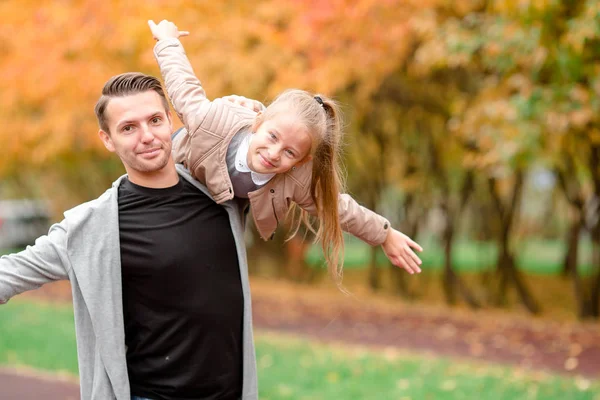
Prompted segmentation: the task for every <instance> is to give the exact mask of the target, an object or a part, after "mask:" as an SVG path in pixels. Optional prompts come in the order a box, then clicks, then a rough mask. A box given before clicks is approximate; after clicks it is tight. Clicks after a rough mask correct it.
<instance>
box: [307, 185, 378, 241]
mask: <svg viewBox="0 0 600 400" xmlns="http://www.w3.org/2000/svg"><path fill="white" fill-rule="evenodd" d="M297 203H298V205H299V206H300V207H302V208H303V209H304V210H306V211H307V212H309V213H310V214H311V215H316V212H317V208H316V207H315V203H314V201H313V199H312V196H311V195H310V192H309V191H304V194H303V195H302V196H301V197H299V201H298V202H297ZM338 212H339V216H340V224H341V226H342V230H344V231H345V232H348V233H350V234H351V235H353V236H355V237H357V238H359V239H360V240H362V241H363V242H365V243H367V244H369V245H371V246H378V245H380V244H382V243H383V242H384V241H385V239H386V237H387V234H388V232H389V228H390V223H389V221H388V220H387V219H385V218H384V217H382V216H381V215H379V214H377V213H375V212H373V211H371V210H369V209H368V208H366V207H363V206H361V205H360V204H358V203H357V202H356V200H354V199H353V198H352V196H350V195H349V194H345V193H343V194H340V195H339V196H338Z"/></svg>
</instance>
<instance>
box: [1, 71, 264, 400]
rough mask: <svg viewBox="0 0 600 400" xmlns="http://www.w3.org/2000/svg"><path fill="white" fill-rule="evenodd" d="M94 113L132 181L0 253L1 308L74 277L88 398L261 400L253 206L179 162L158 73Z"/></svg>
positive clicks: (126, 78) (122, 79)
mask: <svg viewBox="0 0 600 400" xmlns="http://www.w3.org/2000/svg"><path fill="white" fill-rule="evenodd" d="M96 115H97V117H98V121H99V125H100V131H99V135H100V138H101V139H102V141H103V143H104V145H105V146H106V148H107V149H108V150H109V151H111V152H115V153H116V154H117V155H118V156H119V158H120V159H121V161H122V162H123V165H124V167H125V170H126V172H127V175H125V176H122V177H121V178H119V179H118V180H117V181H116V182H115V183H114V184H113V186H112V187H111V188H110V189H108V190H107V191H106V192H105V193H104V194H103V195H102V196H100V197H99V198H97V199H96V200H93V201H90V202H88V203H85V204H82V205H80V206H77V207H75V208H73V209H71V210H69V211H67V212H65V213H64V216H65V218H64V219H63V220H62V221H61V222H60V223H58V224H55V225H53V226H52V227H51V228H50V231H49V233H48V235H47V236H42V237H40V238H38V239H37V240H36V243H35V245H34V246H31V247H28V248H27V249H26V250H24V251H22V252H20V253H17V254H11V255H8V256H4V257H2V258H0V303H5V302H6V301H8V299H10V298H11V297H12V296H14V295H16V294H18V293H21V292H23V291H26V290H31V289H35V288H37V287H39V286H41V285H43V284H44V283H47V282H50V281H54V280H59V279H69V280H70V281H71V286H72V291H73V305H74V310H75V327H76V334H77V350H78V360H79V371H80V385H81V397H82V399H102V400H105V399H112V398H116V399H126V400H129V399H132V398H149V399H156V400H158V399H243V400H249V399H256V398H257V397H258V394H257V380H256V361H255V354H254V345H253V338H252V319H251V307H250V291H249V285H248V274H247V265H246V253H245V247H244V238H243V225H244V220H243V212H242V211H241V210H242V208H243V207H240V205H239V204H237V203H235V202H234V201H230V202H228V203H226V204H224V205H223V206H220V205H217V204H216V203H214V202H213V201H212V199H211V198H210V197H209V195H208V194H207V192H206V190H205V188H204V187H203V186H202V185H200V184H199V183H198V182H197V181H195V180H194V179H193V178H192V177H191V176H190V175H189V173H188V171H187V170H185V169H184V168H183V167H182V166H181V165H177V166H176V165H175V164H174V162H173V159H172V157H171V132H172V117H171V114H170V112H169V108H168V102H167V99H166V97H165V94H164V92H163V90H162V88H161V86H160V82H159V81H158V80H157V79H156V78H154V77H151V76H147V75H143V74H140V73H127V74H122V75H118V76H115V77H113V78H111V79H110V80H109V81H108V82H107V83H106V85H105V86H104V89H103V91H102V97H101V98H100V100H99V101H98V104H97V105H96Z"/></svg>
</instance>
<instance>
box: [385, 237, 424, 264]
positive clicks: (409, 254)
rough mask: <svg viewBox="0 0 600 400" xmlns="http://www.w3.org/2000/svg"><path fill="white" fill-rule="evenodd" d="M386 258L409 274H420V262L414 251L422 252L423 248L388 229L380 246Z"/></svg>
mask: <svg viewBox="0 0 600 400" xmlns="http://www.w3.org/2000/svg"><path fill="white" fill-rule="evenodd" d="M381 247H382V248H383V252H384V253H385V255H386V256H387V258H388V259H389V260H390V261H391V262H392V264H394V265H395V266H397V267H400V268H404V269H405V270H406V271H407V272H408V273H409V274H414V273H417V274H418V273H419V272H421V268H420V267H419V265H421V263H422V261H421V259H420V258H419V257H417V255H416V254H415V252H414V251H413V249H414V250H417V251H420V252H421V251H423V248H422V247H421V246H420V245H419V244H418V243H417V242H415V241H414V240H412V239H411V238H409V237H408V236H406V235H405V234H404V233H402V232H399V231H397V230H395V229H393V228H390V231H389V232H388V235H387V238H386V239H385V242H383V244H382V245H381Z"/></svg>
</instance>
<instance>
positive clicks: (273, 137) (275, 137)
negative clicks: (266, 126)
mask: <svg viewBox="0 0 600 400" xmlns="http://www.w3.org/2000/svg"><path fill="white" fill-rule="evenodd" d="M269 137H270V138H271V139H273V140H275V139H277V136H275V135H274V134H272V133H270V132H269Z"/></svg>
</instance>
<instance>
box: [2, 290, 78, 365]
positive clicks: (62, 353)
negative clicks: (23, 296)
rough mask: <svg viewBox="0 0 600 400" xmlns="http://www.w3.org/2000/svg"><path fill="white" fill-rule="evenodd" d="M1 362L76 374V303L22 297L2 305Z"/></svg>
mask: <svg viewBox="0 0 600 400" xmlns="http://www.w3.org/2000/svg"><path fill="white" fill-rule="evenodd" d="M0 364H11V365H27V366H31V367H35V368H39V369H43V370H49V371H61V372H69V373H72V374H76V373H77V353H76V347H75V327H74V319H73V307H72V306H71V305H63V306H57V305H46V304H43V305H42V304H34V303H30V302H25V301H19V300H11V301H10V302H9V303H8V304H6V305H3V306H0Z"/></svg>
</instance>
